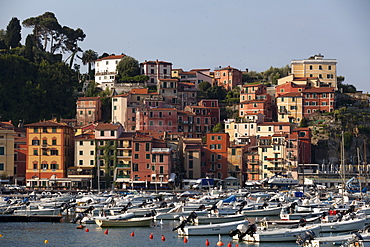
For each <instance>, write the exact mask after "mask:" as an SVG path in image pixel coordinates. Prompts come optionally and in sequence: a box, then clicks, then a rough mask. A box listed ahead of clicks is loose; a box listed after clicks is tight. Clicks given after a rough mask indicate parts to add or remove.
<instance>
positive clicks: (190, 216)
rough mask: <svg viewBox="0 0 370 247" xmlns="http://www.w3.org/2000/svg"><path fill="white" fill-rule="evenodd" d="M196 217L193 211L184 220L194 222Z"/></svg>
mask: <svg viewBox="0 0 370 247" xmlns="http://www.w3.org/2000/svg"><path fill="white" fill-rule="evenodd" d="M197 217H198V215H197V213H196V212H195V211H193V212H191V213H190V214H189V216H188V218H186V222H189V223H191V224H194V223H195V219H196V218H197Z"/></svg>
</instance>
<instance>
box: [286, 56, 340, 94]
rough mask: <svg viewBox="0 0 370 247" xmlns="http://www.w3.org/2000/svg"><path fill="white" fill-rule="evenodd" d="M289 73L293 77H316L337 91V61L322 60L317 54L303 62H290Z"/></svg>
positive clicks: (322, 57)
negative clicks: (290, 69)
mask: <svg viewBox="0 0 370 247" xmlns="http://www.w3.org/2000/svg"><path fill="white" fill-rule="evenodd" d="M290 65H291V68H292V71H291V73H292V74H293V75H294V76H295V77H310V78H312V77H317V78H319V80H320V81H321V82H322V83H324V84H325V85H326V86H328V87H334V88H335V89H337V60H336V59H324V55H322V54H318V55H314V56H312V57H310V58H309V59H303V60H292V61H291V63H290Z"/></svg>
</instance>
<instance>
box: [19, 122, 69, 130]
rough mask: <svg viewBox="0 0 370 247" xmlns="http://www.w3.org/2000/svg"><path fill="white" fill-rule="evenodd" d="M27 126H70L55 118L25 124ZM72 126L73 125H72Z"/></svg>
mask: <svg viewBox="0 0 370 247" xmlns="http://www.w3.org/2000/svg"><path fill="white" fill-rule="evenodd" d="M24 126H26V127H70V126H69V125H68V124H66V123H58V122H56V121H54V120H47V121H42V122H41V121H40V122H38V123H31V124H25V125H24ZM71 128H72V127H71Z"/></svg>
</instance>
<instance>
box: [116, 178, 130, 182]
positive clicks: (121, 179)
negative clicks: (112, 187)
mask: <svg viewBox="0 0 370 247" xmlns="http://www.w3.org/2000/svg"><path fill="white" fill-rule="evenodd" d="M116 182H117V183H123V182H126V183H128V182H130V179H129V178H117V179H116Z"/></svg>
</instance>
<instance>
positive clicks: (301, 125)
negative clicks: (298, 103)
mask: <svg viewBox="0 0 370 247" xmlns="http://www.w3.org/2000/svg"><path fill="white" fill-rule="evenodd" d="M308 124H309V122H308V120H307V118H302V120H301V122H300V125H299V127H301V128H306V127H308Z"/></svg>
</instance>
